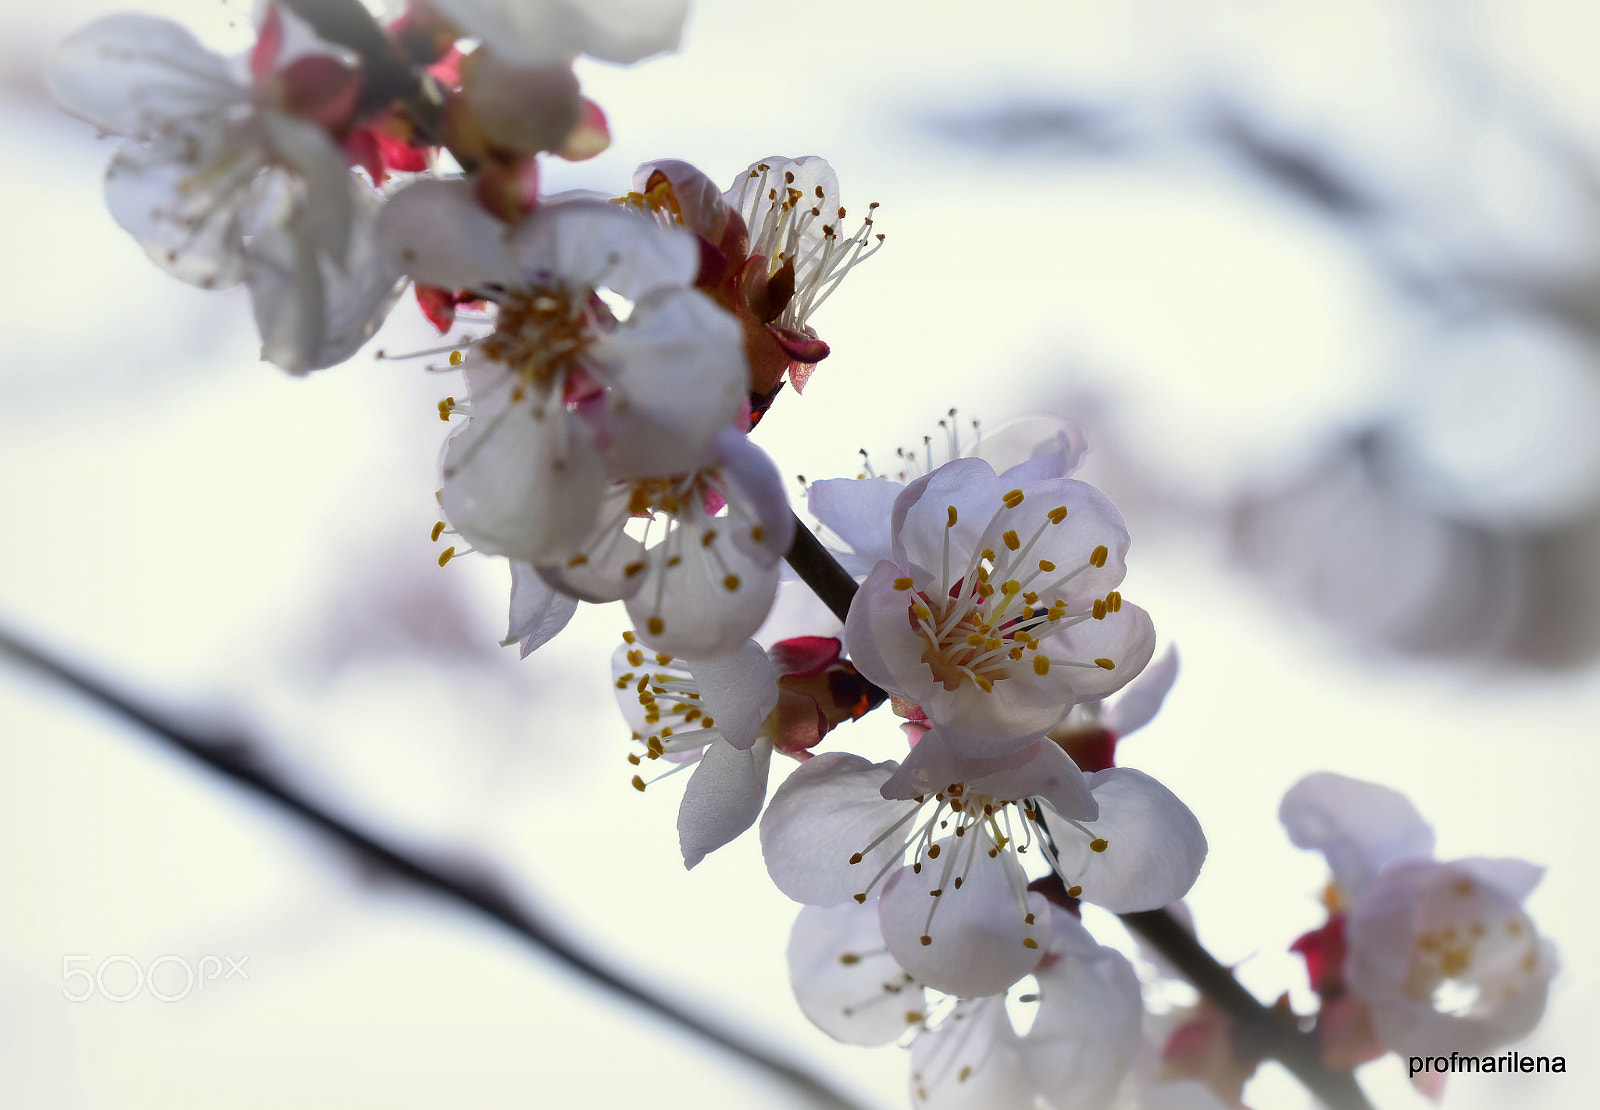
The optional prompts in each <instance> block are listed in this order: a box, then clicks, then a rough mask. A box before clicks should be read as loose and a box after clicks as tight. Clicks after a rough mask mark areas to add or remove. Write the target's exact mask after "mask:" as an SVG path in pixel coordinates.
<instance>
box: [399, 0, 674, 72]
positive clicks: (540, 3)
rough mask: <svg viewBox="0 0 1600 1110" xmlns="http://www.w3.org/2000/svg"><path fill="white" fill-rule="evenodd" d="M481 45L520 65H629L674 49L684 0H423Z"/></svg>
mask: <svg viewBox="0 0 1600 1110" xmlns="http://www.w3.org/2000/svg"><path fill="white" fill-rule="evenodd" d="M428 4H429V6H430V7H432V8H434V9H435V10H436V11H437V12H438V13H439V14H440V15H442V16H444V17H445V18H446V19H447V20H449V21H450V22H452V23H454V24H455V25H456V27H457V28H458V29H459V30H460V31H461V32H462V33H463V34H464V35H466V36H468V37H470V38H476V39H479V40H481V41H482V43H483V48H484V49H486V50H489V51H491V52H493V53H495V54H497V55H500V56H501V57H503V58H505V59H506V60H507V61H509V62H514V63H516V64H518V65H523V66H530V67H531V66H546V65H550V64H552V63H556V62H566V61H570V60H571V59H572V57H573V56H574V55H577V54H587V55H589V56H590V57H591V58H599V59H600V60H602V61H606V62H619V63H622V64H629V63H632V62H637V61H641V60H642V59H644V58H648V57H650V56H651V55H652V54H660V53H663V52H665V51H668V50H675V49H677V46H678V39H679V37H680V36H681V35H682V33H683V21H684V19H685V18H686V17H687V15H688V14H689V2H688V0H428Z"/></svg>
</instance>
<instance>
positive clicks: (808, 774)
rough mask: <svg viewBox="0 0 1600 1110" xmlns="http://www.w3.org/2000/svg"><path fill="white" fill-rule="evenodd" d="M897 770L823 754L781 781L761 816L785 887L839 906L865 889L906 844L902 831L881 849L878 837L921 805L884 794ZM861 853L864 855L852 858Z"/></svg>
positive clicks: (765, 851)
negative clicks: (883, 788)
mask: <svg viewBox="0 0 1600 1110" xmlns="http://www.w3.org/2000/svg"><path fill="white" fill-rule="evenodd" d="M894 769H895V765H894V764H893V763H878V764H873V763H869V762H867V761H866V760H865V759H862V758H861V757H860V756H858V755H851V754H849V753H846V752H824V753H823V754H821V755H819V756H817V757H816V758H814V759H812V760H810V761H808V762H807V763H804V764H802V765H801V766H800V767H799V768H798V769H797V770H795V771H794V773H792V774H791V775H790V776H789V777H788V779H786V780H785V781H784V783H783V785H782V786H780V787H778V789H777V791H776V792H775V793H774V794H773V795H772V801H771V802H770V803H769V804H768V805H767V812H766V813H765V814H764V815H762V818H761V852H762V855H763V856H764V857H765V859H766V862H767V873H768V874H769V875H770V876H771V877H772V881H773V882H774V883H775V884H777V887H778V889H779V890H781V891H783V892H784V893H785V894H787V895H788V896H789V897H790V898H793V899H794V900H795V901H796V902H804V903H806V904H808V905H814V906H834V905H838V904H839V903H841V902H847V901H849V900H850V899H851V898H852V897H853V896H854V895H856V894H858V893H865V892H866V889H867V886H868V884H870V883H871V881H872V879H873V877H874V876H875V875H877V874H878V872H879V870H880V869H882V868H883V866H884V865H885V864H886V863H888V862H889V861H890V860H892V859H897V858H898V857H899V856H900V855H901V853H902V852H903V851H904V847H905V846H904V842H903V840H901V839H900V837H899V836H897V835H891V836H889V837H887V838H886V839H884V840H882V842H881V843H879V844H878V845H877V846H876V847H872V843H873V841H874V840H878V839H879V837H880V835H881V834H883V833H885V832H887V831H888V830H889V829H890V828H891V827H893V826H894V825H895V824H896V823H897V822H899V821H900V820H901V818H903V817H907V816H909V815H910V814H913V813H915V812H916V810H917V808H918V807H917V806H916V804H915V803H912V802H904V803H894V802H886V801H884V799H883V798H882V797H881V796H880V795H879V793H878V789H879V787H881V786H882V785H883V782H884V780H885V779H887V778H888V777H889V775H890V774H891V773H893V771H894ZM858 854H859V855H860V856H861V861H860V862H859V863H855V864H852V863H851V862H850V860H851V858H852V857H854V856H856V855H858Z"/></svg>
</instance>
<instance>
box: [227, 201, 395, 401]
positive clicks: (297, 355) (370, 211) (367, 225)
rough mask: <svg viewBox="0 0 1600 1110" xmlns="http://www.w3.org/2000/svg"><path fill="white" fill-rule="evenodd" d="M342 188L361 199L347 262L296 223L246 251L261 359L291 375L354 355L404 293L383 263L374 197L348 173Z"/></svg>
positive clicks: (266, 233) (263, 235)
mask: <svg viewBox="0 0 1600 1110" xmlns="http://www.w3.org/2000/svg"><path fill="white" fill-rule="evenodd" d="M340 184H341V186H343V187H345V188H346V190H347V191H350V192H352V193H353V195H354V198H355V201H354V208H353V210H352V215H353V222H352V223H350V224H349V226H348V227H347V229H346V251H345V254H344V255H343V256H342V257H340V258H335V257H333V256H332V255H330V254H329V253H328V252H327V250H326V249H324V248H325V246H326V244H325V242H324V241H322V240H319V239H318V238H316V235H315V231H314V229H312V228H309V227H304V226H300V225H298V224H297V225H295V226H292V227H288V228H272V229H269V230H267V231H264V232H262V233H261V234H259V235H257V236H255V237H254V238H253V239H252V240H251V241H250V245H249V248H248V250H247V252H246V281H247V282H248V284H249V287H250V299H251V306H252V307H253V308H254V310H255V317H256V326H257V327H258V328H259V329H260V331H261V347H262V354H261V357H262V358H264V359H266V360H267V361H268V362H271V363H273V364H275V365H277V366H281V367H282V368H283V369H285V370H288V371H289V372H290V373H294V374H300V373H305V372H306V371H308V370H316V369H320V368H322V367H325V366H335V365H337V364H339V363H341V362H343V361H344V360H345V359H347V358H349V357H350V356H351V355H353V354H355V353H356V351H358V350H360V349H361V347H362V345H363V344H365V343H366V341H367V340H369V339H371V338H372V336H373V334H374V333H375V332H376V331H377V330H378V328H379V327H380V326H382V324H383V321H384V319H385V318H386V317H387V316H388V314H389V310H390V309H391V308H393V307H394V302H395V300H396V299H397V298H398V297H399V295H400V291H401V289H402V288H404V286H403V284H402V282H403V279H402V278H401V276H400V275H399V273H397V272H396V271H394V270H392V269H390V268H389V267H388V266H387V265H386V264H384V263H383V262H382V261H381V260H380V259H379V258H378V257H377V251H376V240H375V238H374V232H373V224H374V221H375V219H376V217H377V210H378V200H377V198H376V196H375V195H374V194H373V193H372V191H371V190H370V189H367V188H366V187H365V186H363V185H361V184H360V183H359V182H357V181H356V180H355V179H354V178H352V177H350V176H349V175H348V174H345V175H344V176H343V178H342V180H341V181H340Z"/></svg>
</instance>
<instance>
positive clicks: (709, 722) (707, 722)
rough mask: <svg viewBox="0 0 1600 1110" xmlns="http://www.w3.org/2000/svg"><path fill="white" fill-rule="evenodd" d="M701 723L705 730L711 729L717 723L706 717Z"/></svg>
mask: <svg viewBox="0 0 1600 1110" xmlns="http://www.w3.org/2000/svg"><path fill="white" fill-rule="evenodd" d="M703 723H704V724H705V726H706V727H707V728H712V727H713V726H715V725H716V723H717V722H715V721H713V720H712V719H711V718H710V717H707V718H706V719H705V721H704V722H703Z"/></svg>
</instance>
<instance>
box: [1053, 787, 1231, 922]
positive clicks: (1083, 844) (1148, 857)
mask: <svg viewBox="0 0 1600 1110" xmlns="http://www.w3.org/2000/svg"><path fill="white" fill-rule="evenodd" d="M1086 777H1087V778H1088V780H1089V784H1090V786H1091V787H1092V788H1093V789H1094V796H1095V801H1096V802H1098V803H1099V805H1100V816H1099V818H1098V819H1096V820H1094V821H1084V822H1080V823H1079V824H1081V826H1082V828H1081V829H1080V828H1078V827H1077V826H1074V825H1071V824H1068V823H1067V822H1065V821H1062V820H1060V819H1059V818H1056V817H1053V816H1052V815H1051V814H1050V813H1049V812H1046V814H1045V820H1046V823H1047V824H1048V825H1049V827H1050V830H1051V833H1052V834H1053V835H1054V837H1055V844H1056V855H1057V858H1058V859H1059V860H1060V869H1061V877H1062V878H1063V879H1064V880H1065V881H1066V882H1067V883H1068V885H1069V886H1070V885H1074V884H1075V885H1077V886H1081V887H1082V888H1083V893H1082V898H1083V899H1084V901H1086V902H1093V903H1095V904H1096V905H1100V906H1104V907H1105V908H1106V909H1108V910H1111V911H1113V912H1115V913H1131V912H1134V911H1137V910H1153V909H1159V908H1160V907H1162V906H1165V905H1166V904H1167V903H1168V902H1176V901H1177V900H1178V899H1180V898H1182V897H1183V896H1184V894H1185V893H1187V892H1188V890H1189V887H1190V886H1192V885H1193V884H1194V880H1195V878H1196V876H1198V875H1199V874H1200V865H1201V864H1202V863H1204V862H1205V858H1206V838H1205V834H1204V833H1203V832H1201V830H1200V822H1199V821H1197V820H1195V816H1194V814H1193V813H1191V812H1190V811H1189V807H1188V806H1186V805H1184V804H1183V803H1182V802H1181V801H1179V800H1178V798H1177V796H1176V795H1174V794H1173V793H1172V791H1170V790H1168V789H1167V788H1166V787H1164V786H1162V785H1161V784H1160V783H1159V782H1157V781H1156V780H1155V779H1153V778H1151V777H1150V776H1149V775H1146V774H1145V773H1144V772H1142V771H1135V770H1133V769H1132V768H1130V767H1112V768H1110V769H1109V770H1105V771H1096V772H1094V773H1093V774H1090V775H1088V776H1086ZM1097 843H1103V844H1104V848H1103V850H1101V851H1096V850H1095V849H1094V845H1095V844H1097Z"/></svg>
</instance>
